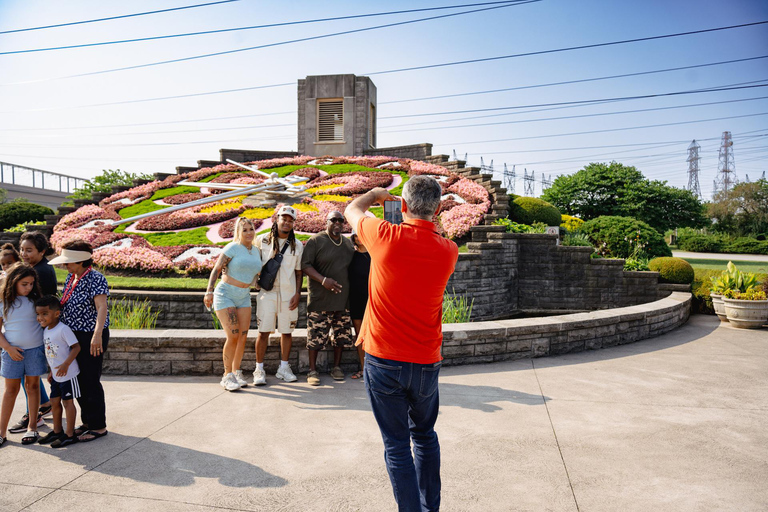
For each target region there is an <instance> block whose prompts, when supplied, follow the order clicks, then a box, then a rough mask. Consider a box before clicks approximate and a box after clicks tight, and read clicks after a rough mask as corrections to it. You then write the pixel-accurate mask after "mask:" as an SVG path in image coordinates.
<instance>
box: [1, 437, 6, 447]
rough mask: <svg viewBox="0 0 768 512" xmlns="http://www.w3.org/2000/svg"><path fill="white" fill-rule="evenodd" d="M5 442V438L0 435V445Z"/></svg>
mask: <svg viewBox="0 0 768 512" xmlns="http://www.w3.org/2000/svg"><path fill="white" fill-rule="evenodd" d="M4 444H5V438H4V437H0V446H3V445H4Z"/></svg>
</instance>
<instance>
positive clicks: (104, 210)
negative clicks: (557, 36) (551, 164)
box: [51, 156, 491, 275]
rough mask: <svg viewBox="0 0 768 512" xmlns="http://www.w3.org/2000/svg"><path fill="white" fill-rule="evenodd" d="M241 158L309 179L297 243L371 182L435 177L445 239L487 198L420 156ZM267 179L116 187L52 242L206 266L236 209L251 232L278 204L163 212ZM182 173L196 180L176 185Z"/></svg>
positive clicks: (230, 170)
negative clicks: (134, 219)
mask: <svg viewBox="0 0 768 512" xmlns="http://www.w3.org/2000/svg"><path fill="white" fill-rule="evenodd" d="M247 165H249V166H251V167H253V166H255V167H256V168H258V169H259V170H262V171H267V170H268V172H270V173H277V174H278V176H280V177H286V176H301V177H305V178H307V179H308V180H309V181H307V182H306V184H305V187H306V189H307V190H306V193H307V196H306V197H303V198H302V199H301V200H300V202H298V203H295V204H293V207H294V208H295V209H296V210H297V215H298V218H297V219H296V222H295V224H294V230H295V232H296V234H297V238H299V239H301V240H302V241H304V240H307V239H308V238H309V237H310V236H312V235H313V234H315V233H319V232H321V231H323V230H324V229H325V225H326V222H325V219H326V216H327V215H328V213H329V212H332V211H340V212H342V213H343V212H344V209H345V208H346V207H347V205H348V204H349V203H350V201H352V200H353V199H354V198H355V197H357V196H359V195H361V194H364V193H365V192H367V191H369V190H371V189H373V188H375V187H382V188H385V189H387V190H389V191H390V193H392V194H393V195H395V196H400V195H401V194H402V188H403V185H404V184H405V183H406V182H407V181H408V179H409V178H411V177H413V176H416V175H428V176H432V177H433V178H435V179H436V180H437V181H438V182H439V183H440V186H441V187H442V189H443V196H442V201H441V203H440V211H439V213H438V214H437V215H436V216H435V218H434V221H435V223H436V225H437V229H438V232H440V233H441V234H443V235H444V236H446V237H448V238H452V239H456V238H461V237H463V236H465V235H467V233H468V232H469V229H470V228H471V227H472V226H475V225H478V224H480V223H481V222H482V220H483V215H484V214H485V213H487V212H488V209H489V208H490V206H491V200H490V196H489V194H488V192H487V191H486V189H485V188H484V187H483V186H482V185H480V184H478V183H476V182H475V181H473V180H469V179H467V178H464V177H461V176H459V175H458V174H456V173H453V172H450V171H448V170H447V169H445V168H444V167H441V166H438V165H434V164H428V163H425V162H420V161H417V160H408V159H397V158H391V157H381V156H375V157H323V158H318V159H315V158H313V157H294V158H279V159H272V160H261V161H258V162H250V163H248V164H247ZM263 180H264V178H263V177H261V176H260V175H259V174H257V173H254V172H249V171H246V170H243V169H241V168H240V167H237V166H235V165H231V164H222V165H218V166H216V167H206V168H203V169H199V170H197V171H194V172H190V173H186V174H180V175H174V176H170V177H168V178H166V179H164V180H156V181H152V182H150V183H147V184H145V185H141V186H137V187H133V188H131V189H129V190H126V191H125V192H120V193H118V194H113V195H112V196H109V197H107V198H106V199H103V200H102V201H101V202H100V203H99V204H98V206H97V205H86V206H83V207H81V208H79V209H78V210H76V211H74V212H72V213H70V214H68V215H65V216H64V217H63V218H62V219H61V220H60V221H59V222H58V224H57V225H56V227H55V228H54V233H53V236H52V237H51V244H52V245H53V246H54V248H55V249H56V250H57V252H59V251H60V250H61V246H62V245H63V244H64V243H66V242H68V241H70V240H75V239H80V240H85V241H87V242H88V243H90V244H91V245H92V246H93V247H94V262H95V263H96V265H98V266H99V267H102V268H105V269H107V270H114V271H128V272H130V271H136V272H141V273H153V274H157V273H163V274H164V273H186V274H189V275H194V274H207V273H208V272H210V270H211V269H212V268H213V266H214V264H215V262H216V258H218V256H219V254H220V253H221V251H222V247H223V246H224V245H226V244H227V243H228V242H231V241H232V237H233V235H234V226H235V222H236V220H237V218H238V217H247V218H249V219H251V220H252V221H253V223H254V226H255V227H256V231H257V234H260V233H266V232H268V231H269V229H270V228H271V227H272V223H273V222H274V220H275V212H276V211H277V209H279V207H280V206H282V204H281V203H278V204H277V205H276V206H275V207H272V206H269V207H264V206H263V205H262V206H256V205H253V203H251V202H249V201H248V200H247V196H246V195H243V196H238V197H234V198H231V197H230V198H228V199H224V200H221V201H212V202H209V203H207V204H204V205H199V206H193V207H190V208H184V209H181V210H177V211H174V212H171V213H166V214H164V213H160V212H162V210H163V209H165V208H168V207H170V206H174V205H180V204H184V203H187V202H190V201H195V200H197V199H202V198H211V199H214V198H215V197H216V195H217V194H220V193H221V192H223V191H224V190H223V189H221V188H216V187H217V186H227V185H256V184H259V183H261V182H262V181H263ZM182 181H183V182H185V183H189V182H192V183H195V184H197V185H198V186H189V185H185V184H180V182H182ZM206 183H210V184H211V186H210V187H207V186H206V185H205V184H206ZM150 212H158V214H157V215H155V216H152V217H146V218H144V219H141V220H139V221H137V222H133V223H130V224H121V225H119V226H114V225H113V222H115V221H118V220H121V219H127V218H129V217H134V216H137V215H141V214H145V213H150ZM369 215H373V216H376V217H379V218H382V217H383V211H382V208H381V207H374V208H372V209H371V210H370V212H369ZM343 230H344V232H345V233H350V231H351V228H350V226H349V225H347V224H346V223H345V224H344V228H343Z"/></svg>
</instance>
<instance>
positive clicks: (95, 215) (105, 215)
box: [53, 204, 120, 233]
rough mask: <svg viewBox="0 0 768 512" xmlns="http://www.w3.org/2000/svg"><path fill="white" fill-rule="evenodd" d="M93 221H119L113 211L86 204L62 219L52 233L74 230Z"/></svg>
mask: <svg viewBox="0 0 768 512" xmlns="http://www.w3.org/2000/svg"><path fill="white" fill-rule="evenodd" d="M94 219H110V220H120V216H119V215H118V214H116V213H115V212H113V211H110V210H105V209H104V208H99V207H98V206H96V205H95V204H87V205H85V206H81V207H80V208H78V209H77V210H75V211H74V212H72V213H68V214H67V215H65V216H64V217H62V218H61V220H60V221H59V222H58V223H57V224H56V226H54V228H53V231H54V233H55V232H57V231H64V230H67V229H72V228H76V227H79V226H82V225H83V224H87V223H88V222H90V221H92V220H94Z"/></svg>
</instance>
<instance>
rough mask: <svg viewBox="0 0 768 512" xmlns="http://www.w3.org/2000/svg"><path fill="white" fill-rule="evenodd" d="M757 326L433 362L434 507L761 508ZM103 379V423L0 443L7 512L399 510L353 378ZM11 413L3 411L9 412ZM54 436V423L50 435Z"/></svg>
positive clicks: (706, 320)
mask: <svg viewBox="0 0 768 512" xmlns="http://www.w3.org/2000/svg"><path fill="white" fill-rule="evenodd" d="M766 376H768V329H763V330H761V331H740V330H735V329H733V328H730V327H728V326H726V325H720V324H719V323H718V321H717V319H715V318H713V317H704V316H694V317H692V318H691V320H690V321H689V322H688V324H686V325H685V326H683V327H682V328H680V329H678V330H676V331H674V332H672V333H668V334H666V335H664V336H661V337H659V338H656V339H652V340H646V341H642V342H639V343H635V344H632V345H625V346H621V347H614V348H609V349H604V350H599V351H594V352H584V353H579V354H573V355H566V356H559V357H550V358H541V359H535V360H522V361H515V362H508V363H496V364H490V365H479V366H464V367H453V368H446V369H444V371H443V373H442V374H441V383H440V393H441V399H442V407H441V413H440V418H439V420H438V424H437V429H438V432H439V435H440V440H441V443H442V447H443V473H442V476H443V509H442V510H444V511H462V512H466V511H507V510H526V511H537V512H538V511H545V510H548V511H582V512H583V511H611V512H614V511H622V512H623V511H642V512H648V511H665V512H672V511H709V510H728V511H732V510H738V511H742V512H744V511H764V510H766V509H768V486H766V482H768V462H767V461H768V431H767V430H766V425H767V424H768V379H766ZM322 378H323V384H324V385H323V386H321V387H319V388H310V387H309V386H307V385H306V383H301V382H300V383H295V384H278V383H277V382H276V381H275V380H274V378H272V377H270V378H269V380H268V383H269V385H268V386H267V387H264V388H259V389H253V388H247V389H246V390H243V391H241V392H239V393H225V392H223V391H222V390H221V388H220V387H219V386H218V384H217V382H216V379H214V378H171V377H158V378H139V377H108V378H105V386H106V391H107V398H108V414H109V420H110V429H111V433H110V434H109V436H107V437H106V438H104V439H100V440H98V441H95V442H93V443H91V444H80V445H75V446H72V447H69V448H65V449H61V450H54V449H51V448H48V447H45V446H35V447H24V446H21V445H20V444H18V442H19V439H20V437H21V436H20V435H11V442H10V443H8V444H6V445H5V446H4V447H2V448H0V510H2V511H18V510H30V511H55V512H63V511H70V510H76V511H78V512H89V511H94V512H95V511H101V510H109V511H123V510H126V511H127V510H142V511H154V510H162V511H164V512H176V511H194V512H197V511H215V510H269V511H309V510H313V511H315V510H316V511H355V510H362V511H392V510H395V506H394V500H393V499H392V494H391V490H390V485H389V480H388V478H387V475H386V472H385V469H384V461H383V457H382V444H381V438H380V437H379V433H378V430H377V428H376V425H375V423H374V420H373V418H372V415H371V413H370V411H369V408H368V403H367V400H366V397H365V393H364V390H363V384H362V383H360V382H357V381H353V380H349V379H348V380H347V381H345V382H342V383H334V382H333V381H331V380H330V378H329V377H327V376H323V377H322ZM20 412H21V411H20V409H19V408H18V407H17V411H15V413H14V418H16V417H18V415H19V414H20ZM46 430H47V429H46Z"/></svg>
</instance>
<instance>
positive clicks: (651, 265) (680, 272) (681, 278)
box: [648, 258, 694, 284]
mask: <svg viewBox="0 0 768 512" xmlns="http://www.w3.org/2000/svg"><path fill="white" fill-rule="evenodd" d="M648 269H649V270H653V271H654V272H658V273H659V274H660V275H659V279H661V282H662V283H674V284H691V283H692V282H693V277H694V272H693V267H692V266H691V264H690V263H688V262H687V261H685V260H684V259H682V258H654V259H652V260H651V261H649V262H648Z"/></svg>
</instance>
